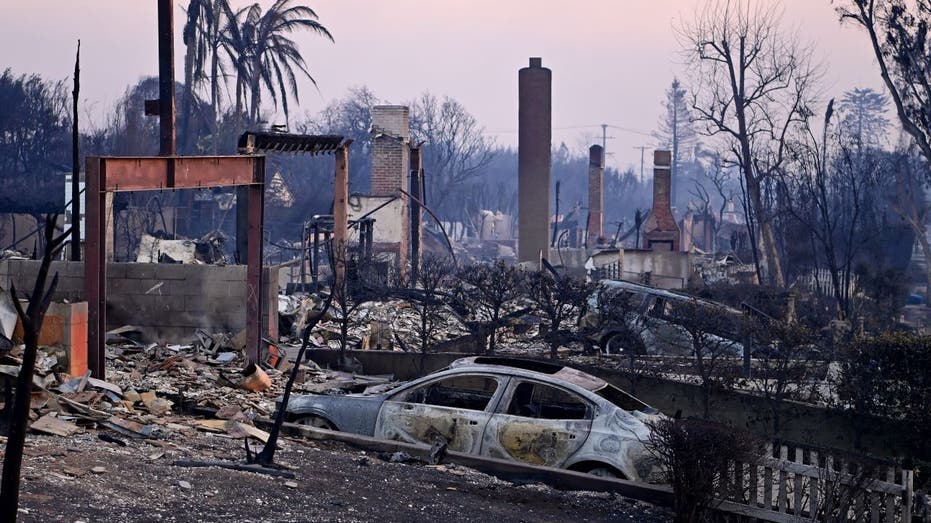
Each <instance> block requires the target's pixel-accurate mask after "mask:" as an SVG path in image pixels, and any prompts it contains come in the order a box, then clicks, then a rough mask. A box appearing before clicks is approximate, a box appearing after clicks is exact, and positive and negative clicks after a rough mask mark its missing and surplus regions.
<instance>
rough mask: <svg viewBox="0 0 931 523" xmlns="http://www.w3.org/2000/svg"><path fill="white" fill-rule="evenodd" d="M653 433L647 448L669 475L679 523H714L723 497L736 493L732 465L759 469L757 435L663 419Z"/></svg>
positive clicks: (705, 423)
mask: <svg viewBox="0 0 931 523" xmlns="http://www.w3.org/2000/svg"><path fill="white" fill-rule="evenodd" d="M651 428H652V430H651V432H650V438H649V441H648V442H646V447H647V449H648V450H649V451H650V452H651V453H652V454H653V455H654V456H655V457H656V458H657V459H658V460H659V462H660V463H661V464H662V465H663V468H664V469H665V475H666V481H667V482H668V483H669V484H670V485H671V486H672V489H673V497H674V507H673V508H674V510H675V513H676V521H677V522H683V523H684V522H688V523H696V522H702V521H714V520H715V517H714V515H713V510H714V508H715V507H716V506H718V504H719V501H718V500H719V499H720V497H721V496H720V494H721V493H722V492H730V490H731V489H732V488H733V485H732V482H731V481H729V479H728V478H729V474H728V471H729V467H730V465H731V464H732V463H735V462H739V463H745V464H748V465H750V466H755V465H756V464H758V463H759V462H760V460H761V458H762V456H763V453H764V446H763V442H762V440H760V439H759V438H757V437H756V436H754V435H753V434H750V433H749V432H745V431H741V430H736V429H734V428H733V427H726V426H724V425H719V424H717V423H711V422H708V421H703V420H694V419H688V420H676V419H669V418H665V419H661V420H659V421H657V422H655V423H653V424H652V427H651ZM731 494H732V495H733V494H734V493H731ZM744 494H746V493H738V495H740V496H744Z"/></svg>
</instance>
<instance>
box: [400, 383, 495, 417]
mask: <svg viewBox="0 0 931 523" xmlns="http://www.w3.org/2000/svg"><path fill="white" fill-rule="evenodd" d="M497 389H498V380H496V379H495V378H493V377H491V376H477V375H464V376H450V377H447V378H443V379H441V380H437V381H432V382H430V383H427V384H424V385H421V386H420V387H417V388H415V389H413V390H411V391H409V392H407V393H406V394H404V395H403V397H401V398H399V401H403V402H406V403H422V404H425V405H436V406H438V407H450V408H455V409H468V410H485V408H486V407H488V402H490V401H491V398H492V396H494V395H495V391H496V390H497Z"/></svg>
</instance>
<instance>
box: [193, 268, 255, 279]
mask: <svg viewBox="0 0 931 523" xmlns="http://www.w3.org/2000/svg"><path fill="white" fill-rule="evenodd" d="M202 267H205V268H206V270H204V271H203V274H202V277H203V279H204V281H205V282H206V281H228V282H229V281H246V266H245V265H226V266H224V267H218V266H215V265H204V266H202Z"/></svg>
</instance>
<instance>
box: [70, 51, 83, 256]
mask: <svg viewBox="0 0 931 523" xmlns="http://www.w3.org/2000/svg"><path fill="white" fill-rule="evenodd" d="M80 93H81V41H80V40H78V50H77V54H76V55H75V59H74V91H72V92H71V102H72V109H73V110H72V117H71V118H72V119H71V224H72V227H71V261H81V155H80V151H79V149H78V143H79V140H80V136H81V135H80V133H79V132H78V96H79V95H80Z"/></svg>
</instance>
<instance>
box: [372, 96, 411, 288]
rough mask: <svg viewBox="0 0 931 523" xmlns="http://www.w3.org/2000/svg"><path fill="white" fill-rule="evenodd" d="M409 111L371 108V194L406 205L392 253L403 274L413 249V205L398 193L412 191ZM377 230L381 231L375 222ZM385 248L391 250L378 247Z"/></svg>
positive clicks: (404, 108) (396, 107) (400, 107)
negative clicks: (411, 207)
mask: <svg viewBox="0 0 931 523" xmlns="http://www.w3.org/2000/svg"><path fill="white" fill-rule="evenodd" d="M410 135H411V133H410V109H409V108H408V107H407V106H403V105H376V106H374V107H372V190H371V196H399V197H400V198H401V200H402V201H403V202H404V205H403V208H402V213H401V216H400V217H398V220H399V222H398V223H399V224H402V226H401V227H399V232H400V237H399V238H398V243H397V244H394V245H392V246H391V247H390V248H389V250H390V251H392V252H396V253H397V260H398V267H399V268H400V269H401V270H402V271H404V270H405V269H406V266H407V259H408V251H409V249H410V228H409V227H408V226H407V224H408V221H409V209H410V205H409V202H408V201H407V197H406V196H403V195H402V194H401V193H400V192H399V191H398V189H404V190H408V189H409V187H410V165H409V162H410V147H409V142H410ZM375 227H376V228H378V223H377V222H376V224H375ZM375 247H376V250H378V248H379V247H382V248H385V247H388V246H378V245H376V246H375Z"/></svg>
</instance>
